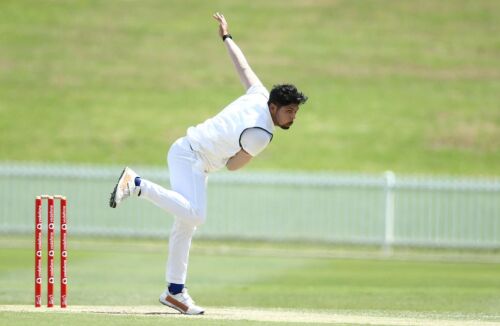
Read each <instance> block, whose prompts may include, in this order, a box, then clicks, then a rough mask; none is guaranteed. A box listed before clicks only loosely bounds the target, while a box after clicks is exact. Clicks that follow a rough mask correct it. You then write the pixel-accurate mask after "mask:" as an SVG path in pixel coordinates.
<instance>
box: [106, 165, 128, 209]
mask: <svg viewBox="0 0 500 326" xmlns="http://www.w3.org/2000/svg"><path fill="white" fill-rule="evenodd" d="M126 169H127V168H124V169H123V171H122V174H120V177H119V178H118V182H117V183H116V186H115V189H113V192H112V193H111V197H110V198H109V206H110V207H111V208H116V198H115V197H116V190H117V189H118V185H119V184H120V180H121V179H122V177H123V174H125V170H126Z"/></svg>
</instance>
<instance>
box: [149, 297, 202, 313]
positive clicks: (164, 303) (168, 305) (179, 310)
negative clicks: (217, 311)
mask: <svg viewBox="0 0 500 326" xmlns="http://www.w3.org/2000/svg"><path fill="white" fill-rule="evenodd" d="M158 301H159V302H160V303H161V304H162V305H164V306H167V307H169V308H172V309H174V310H177V311H178V312H180V313H181V314H183V315H190V316H196V315H203V314H205V310H203V311H202V312H200V313H199V314H188V313H187V312H185V311H183V310H182V309H180V308H178V307H176V306H174V305H170V304H168V303H167V302H163V301H162V300H161V299H159V300H158Z"/></svg>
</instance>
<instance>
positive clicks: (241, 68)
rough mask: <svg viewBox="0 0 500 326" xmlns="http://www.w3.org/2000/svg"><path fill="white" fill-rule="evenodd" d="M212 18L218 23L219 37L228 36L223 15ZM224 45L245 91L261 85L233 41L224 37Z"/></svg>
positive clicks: (216, 14)
mask: <svg viewBox="0 0 500 326" xmlns="http://www.w3.org/2000/svg"><path fill="white" fill-rule="evenodd" d="M213 17H214V19H215V20H217V21H218V22H219V36H220V37H221V38H223V37H224V35H229V29H228V26H227V22H226V19H225V18H224V15H222V14H220V13H215V14H214V15H213ZM224 44H225V45H226V48H227V51H228V53H229V56H230V57H231V60H232V61H233V64H234V67H235V68H236V71H237V72H238V75H239V76H240V81H241V83H242V84H243V86H244V87H245V90H247V89H249V88H250V87H251V86H253V85H256V84H259V85H262V82H261V81H260V80H259V78H258V77H257V75H255V73H254V72H253V70H252V68H250V65H249V64H248V61H247V59H246V58H245V55H244V54H243V52H241V49H240V48H239V47H238V45H236V43H235V42H234V41H233V39H232V38H231V37H226V38H225V40H224Z"/></svg>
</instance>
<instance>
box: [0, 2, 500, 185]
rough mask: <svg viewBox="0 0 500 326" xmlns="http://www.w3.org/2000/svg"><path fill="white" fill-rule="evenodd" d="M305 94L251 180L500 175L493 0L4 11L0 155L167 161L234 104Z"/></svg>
mask: <svg viewBox="0 0 500 326" xmlns="http://www.w3.org/2000/svg"><path fill="white" fill-rule="evenodd" d="M216 10H220V11H222V12H224V13H225V14H226V16H227V17H228V19H229V22H230V27H231V31H232V33H233V35H234V37H235V40H236V41H237V42H238V43H239V45H240V46H241V47H242V49H243V50H244V52H245V53H246V55H247V57H248V59H249V61H250V63H251V64H252V66H253V68H254V70H255V71H256V72H257V73H258V75H259V76H260V77H261V79H262V80H263V81H264V83H265V84H266V85H267V86H271V85H272V84H274V83H278V82H283V81H292V82H294V83H296V84H297V85H298V86H299V87H300V88H302V89H303V90H304V92H305V93H307V94H308V95H309V96H310V101H309V103H308V104H307V105H306V106H305V107H304V108H303V110H302V111H301V112H300V115H299V117H298V118H299V120H298V123H296V124H295V125H294V128H293V131H290V132H280V131H279V132H277V137H275V140H274V141H273V144H272V146H270V148H269V149H268V150H267V151H265V153H263V155H262V156H261V157H259V158H258V159H257V160H255V162H253V163H252V164H251V167H250V168H252V169H289V170H342V171H364V172H380V171H385V170H387V169H392V170H394V171H396V172H411V173H414V172H417V173H420V172H422V173H446V174H482V175H498V174H499V173H500V78H499V77H500V42H499V40H498V37H497V35H499V34H500V24H498V21H500V2H498V1H489V0H479V1H467V0H456V1H451V0H445V1H432V0H424V1H396V2H394V1H375V0H371V1H333V0H332V1H307V0H292V1H271V2H269V1H264V0H257V1H252V2H248V1H231V0H223V1H202V0H196V1H194V0H191V1H184V0H176V1H159V0H156V1H154V0H148V1H128V2H125V3H124V2H119V1H85V2H84V1H63V0H60V1H27V0H21V1H18V0H16V1H2V2H1V3H0V22H1V23H0V35H2V36H1V44H2V45H1V51H0V99H1V100H0V129H1V130H2V137H0V160H13V161H43V162H46V161H48V162H90V163H105V164H110V163H111V164H118V165H123V164H146V165H149V164H151V165H163V164H164V156H165V151H166V150H167V148H168V146H169V144H170V143H171V142H172V141H173V140H175V139H176V138H178V137H180V136H183V135H184V133H185V130H186V128H187V127H188V126H190V125H192V124H195V123H198V122H200V121H202V120H203V119H205V118H207V117H209V116H211V115H213V114H214V113H216V112H218V110H220V109H221V108H222V107H223V106H224V105H226V104H227V103H229V102H230V101H232V100H233V99H234V98H235V97H236V96H238V95H239V94H241V93H242V90H243V89H242V88H241V86H240V85H239V82H238V79H237V77H236V74H235V72H234V71H233V68H232V66H231V63H230V60H229V58H228V57H227V54H226V51H225V49H224V47H223V45H222V43H221V42H220V40H219V39H218V38H217V32H216V30H217V26H216V24H215V23H214V22H213V21H212V19H211V17H210V15H211V14H212V13H213V12H214V11H216Z"/></svg>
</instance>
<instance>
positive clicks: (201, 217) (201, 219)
mask: <svg viewBox="0 0 500 326" xmlns="http://www.w3.org/2000/svg"><path fill="white" fill-rule="evenodd" d="M206 219H207V216H206V213H205V212H194V214H193V215H192V221H193V225H194V226H200V225H202V224H203V223H205V220H206Z"/></svg>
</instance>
